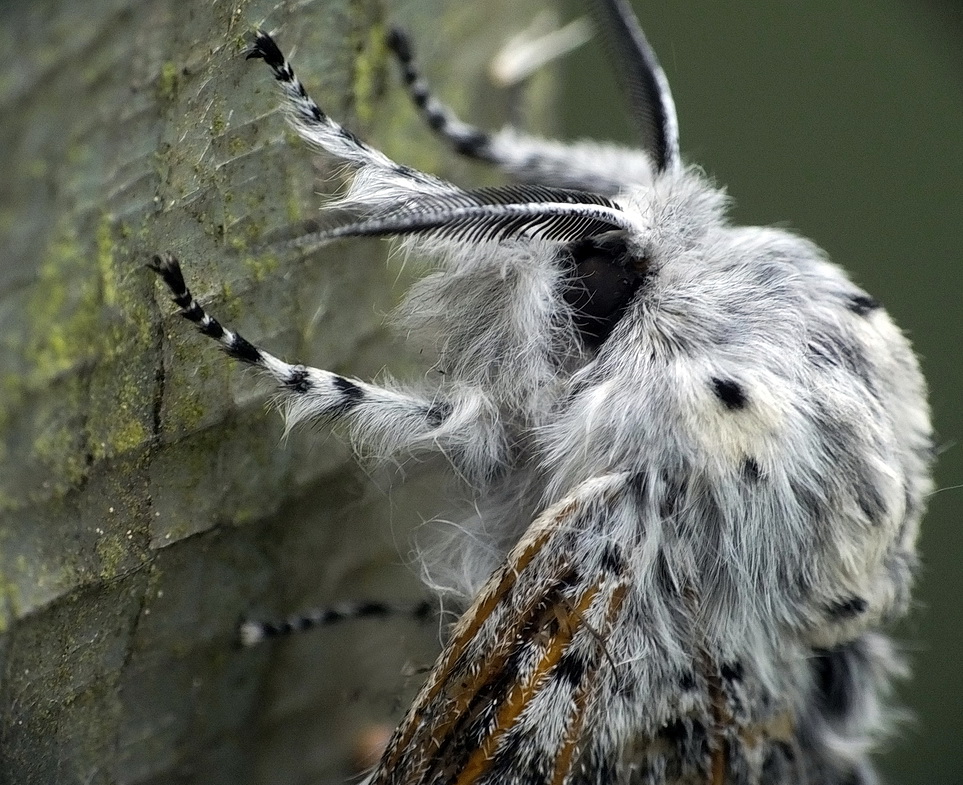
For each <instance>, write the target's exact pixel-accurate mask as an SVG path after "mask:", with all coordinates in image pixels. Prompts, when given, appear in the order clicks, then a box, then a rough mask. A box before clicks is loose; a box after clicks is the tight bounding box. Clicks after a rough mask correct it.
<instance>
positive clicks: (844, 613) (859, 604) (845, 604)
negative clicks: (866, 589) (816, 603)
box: [826, 597, 869, 621]
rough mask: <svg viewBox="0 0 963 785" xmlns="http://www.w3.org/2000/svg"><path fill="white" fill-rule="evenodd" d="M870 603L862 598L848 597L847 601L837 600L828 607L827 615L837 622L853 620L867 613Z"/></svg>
mask: <svg viewBox="0 0 963 785" xmlns="http://www.w3.org/2000/svg"><path fill="white" fill-rule="evenodd" d="M868 607H869V603H868V602H866V600H865V599H864V598H862V597H848V598H847V599H845V600H837V601H836V602H833V603H831V604H830V605H828V606H827V607H826V613H827V614H828V615H829V617H830V618H832V619H835V620H836V621H842V620H844V619H851V618H852V617H853V616H859V615H860V614H861V613H864V612H865V611H866V608H868Z"/></svg>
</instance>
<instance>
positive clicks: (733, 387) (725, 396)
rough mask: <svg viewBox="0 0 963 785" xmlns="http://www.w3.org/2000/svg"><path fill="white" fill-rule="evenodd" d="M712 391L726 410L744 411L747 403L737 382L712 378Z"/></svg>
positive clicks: (744, 392) (744, 394)
mask: <svg viewBox="0 0 963 785" xmlns="http://www.w3.org/2000/svg"><path fill="white" fill-rule="evenodd" d="M712 390H713V392H715V394H716V397H717V398H718V399H719V400H720V401H722V403H723V404H724V405H725V407H726V408H727V409H730V410H732V411H736V410H737V409H744V408H745V407H746V404H747V403H748V399H747V398H746V391H745V390H744V389H743V387H742V385H741V384H739V382H737V381H734V380H732V379H720V378H718V377H716V376H714V377H712Z"/></svg>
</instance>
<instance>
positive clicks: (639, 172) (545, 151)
mask: <svg viewBox="0 0 963 785" xmlns="http://www.w3.org/2000/svg"><path fill="white" fill-rule="evenodd" d="M387 44H388V47H389V49H391V51H392V52H393V53H394V54H395V57H396V58H397V59H398V63H399V65H400V67H401V76H402V79H403V80H404V83H405V85H406V87H407V88H408V93H409V95H410V96H411V100H412V101H413V102H414V104H415V106H416V107H417V108H418V110H419V111H420V113H421V115H422V116H423V117H424V118H425V122H426V123H427V124H428V126H429V127H430V128H431V129H432V130H433V131H434V132H435V133H437V134H438V135H439V136H440V137H441V138H442V139H444V140H445V141H446V142H448V143H449V144H450V145H451V147H452V148H453V149H454V150H455V151H456V152H457V153H459V154H461V155H464V156H467V157H469V158H474V159H477V160H481V161H485V162H487V163H490V164H494V165H495V166H497V167H499V168H500V169H503V170H505V171H506V172H507V173H509V174H510V175H512V176H513V177H515V178H517V179H519V180H522V181H524V182H529V183H537V184H542V185H549V186H555V187H558V188H572V189H576V190H580V191H591V192H593V193H597V194H604V195H607V196H613V195H616V194H618V193H619V192H620V191H622V190H623V189H625V188H627V187H631V186H638V185H640V184H644V183H647V182H650V181H651V180H652V176H653V164H652V160H651V159H650V158H649V157H648V156H646V154H645V153H643V152H642V151H640V150H633V149H631V148H628V147H622V146H620V145H616V144H600V143H598V142H594V141H593V142H585V143H581V142H574V143H571V144H564V143H562V142H556V141H553V140H550V139H542V138H539V137H536V136H529V135H527V134H524V133H521V132H520V131H518V130H516V129H514V128H511V127H506V128H503V129H502V130H501V131H498V132H495V133H489V132H487V131H483V130H482V129H480V128H477V127H475V126H473V125H469V124H468V123H465V122H463V121H462V120H460V119H459V118H458V116H457V115H456V114H455V113H454V112H453V111H452V110H451V109H450V108H449V107H447V106H446V105H445V104H443V103H442V102H441V101H439V100H438V99H437V98H435V96H434V95H433V94H432V93H431V90H430V88H429V87H428V83H427V82H426V81H425V79H424V78H423V77H422V76H421V74H420V73H419V71H418V68H417V66H416V65H415V57H414V52H413V48H412V44H411V39H410V38H409V36H408V34H407V33H405V32H404V31H403V30H400V29H397V28H395V29H393V30H391V32H390V33H389V34H388V38H387Z"/></svg>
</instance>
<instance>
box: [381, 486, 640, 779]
mask: <svg viewBox="0 0 963 785" xmlns="http://www.w3.org/2000/svg"><path fill="white" fill-rule="evenodd" d="M583 501H584V500H580V499H579V498H578V497H573V498H572V499H570V500H568V501H567V502H564V503H562V504H559V505H557V506H555V507H553V508H550V509H549V510H547V511H546V512H545V513H544V514H542V515H541V516H539V518H537V519H536V521H535V522H534V523H533V524H532V525H531V527H530V528H529V529H528V531H527V532H526V533H525V535H524V536H523V538H522V539H521V540H520V542H519V543H518V545H517V546H516V547H515V548H514V550H513V551H512V552H511V553H510V554H509V556H508V558H507V559H506V560H505V562H504V563H503V565H502V566H501V567H500V568H499V569H498V570H496V572H495V573H494V574H493V575H492V576H491V578H490V579H489V580H488V583H487V584H486V585H485V587H484V589H483V590H482V591H481V593H480V594H479V596H478V597H477V599H476V600H475V601H474V603H473V604H472V606H471V607H470V608H469V610H468V611H467V612H466V613H465V615H464V616H463V617H462V618H461V620H460V621H459V622H458V624H457V625H456V626H455V628H454V630H453V634H452V637H451V640H450V641H449V643H448V645H447V646H446V647H445V649H444V651H443V652H442V654H441V656H440V658H439V659H438V661H437V663H436V664H435V666H434V668H433V670H432V673H431V675H430V676H429V678H428V681H427V683H426V684H425V686H424V687H423V688H422V690H421V692H420V693H419V695H418V697H417V698H416V700H415V702H414V704H413V705H412V707H411V708H410V709H409V711H408V714H407V715H406V716H405V718H404V720H403V721H402V723H401V725H400V726H399V728H398V729H397V731H396V732H395V734H394V736H393V738H392V740H391V742H390V743H389V745H388V748H387V750H386V751H385V754H384V756H383V758H382V760H381V764H380V766H379V768H378V770H377V771H376V772H375V775H374V777H373V778H372V780H371V783H372V785H401V784H402V783H404V785H429V783H430V784H431V785H442V784H444V785H449V784H450V785H489V784H491V785H494V783H510V782H516V781H521V780H518V777H519V776H520V773H522V772H524V776H525V778H526V779H525V782H540V783H541V782H544V783H546V784H548V783H562V782H563V781H565V779H566V776H567V775H568V774H569V772H571V771H572V770H573V766H574V765H575V764H576V762H577V760H578V754H579V752H580V751H581V749H582V748H583V746H584V740H585V738H584V734H585V732H586V730H587V728H589V727H591V724H589V723H587V722H586V718H587V717H588V716H589V715H590V713H591V710H592V708H593V707H594V706H595V705H597V694H596V690H594V689H593V687H594V686H595V685H596V684H597V682H598V676H599V674H600V671H601V670H602V669H603V668H605V667H608V666H611V663H612V660H611V657H610V656H609V655H608V652H607V651H606V638H607V636H608V634H609V633H610V631H611V629H612V626H613V625H614V624H616V623H617V617H618V614H619V609H620V606H621V604H622V600H623V597H624V594H625V588H626V585H627V581H626V575H625V570H624V568H623V566H622V563H621V560H620V558H618V554H617V553H614V552H613V549H615V546H614V545H612V544H605V543H604V541H602V540H600V541H599V542H598V543H597V545H596V547H591V546H590V547H585V537H584V535H585V532H586V526H588V525H591V522H590V521H588V520H587V516H591V515H592V513H593V509H592V508H593V507H594V505H592V504H590V503H583ZM595 512H596V514H597V507H596V508H595ZM595 525H596V526H597V523H596V524H595ZM576 544H578V545H579V546H580V547H578V548H577V547H575V546H576Z"/></svg>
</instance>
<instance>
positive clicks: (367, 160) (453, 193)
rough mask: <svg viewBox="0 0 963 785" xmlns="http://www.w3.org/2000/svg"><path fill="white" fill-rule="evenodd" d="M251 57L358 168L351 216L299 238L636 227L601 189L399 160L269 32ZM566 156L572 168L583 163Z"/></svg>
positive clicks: (549, 236) (567, 232)
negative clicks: (433, 170)
mask: <svg viewBox="0 0 963 785" xmlns="http://www.w3.org/2000/svg"><path fill="white" fill-rule="evenodd" d="M247 57H248V58H259V59H262V60H264V62H265V63H267V65H268V66H269V67H270V68H271V71H272V72H273V73H274V78H275V79H276V80H277V81H278V83H279V84H280V85H281V89H282V91H283V93H284V95H285V96H286V98H287V102H288V106H289V109H290V115H291V123H292V125H293V127H294V130H295V131H296V132H297V133H298V134H299V135H300V136H301V137H302V138H303V139H305V140H306V141H307V142H309V143H310V144H312V145H313V146H315V147H317V148H319V149H321V150H324V151H326V152H327V153H329V154H330V155H333V156H336V157H337V158H339V159H341V160H342V161H344V162H345V163H347V164H348V165H349V166H351V167H352V168H354V169H355V170H356V171H355V177H354V179H353V180H352V182H351V184H350V185H349V187H348V189H347V192H346V193H345V194H344V196H343V197H342V198H341V199H340V200H339V201H338V202H337V206H338V207H340V208H343V209H344V210H346V211H347V212H349V213H352V214H353V216H352V218H353V220H351V221H350V222H349V223H347V224H341V225H338V226H334V227H333V228H330V229H324V230H321V231H319V232H317V233H314V234H312V235H310V236H305V237H302V238H300V239H299V241H298V243H299V244H304V245H308V244H311V243H312V242H326V241H328V240H332V239H335V238H338V237H351V236H360V235H369V236H370V235H376V236H377V235H380V236H384V235H421V236H427V235H434V237H437V238H447V239H453V240H456V241H464V240H471V241H472V242H475V243H478V242H482V241H486V240H496V241H500V240H511V239H514V238H518V237H524V238H525V239H526V240H536V239H544V240H550V241H556V242H560V243H564V242H571V241H573V240H580V239H582V238H584V237H585V236H587V235H590V234H603V233H605V232H608V231H625V230H628V229H631V228H632V226H631V221H630V219H629V218H628V217H627V215H626V214H625V212H624V211H623V210H622V208H621V207H620V206H619V205H618V204H616V203H615V202H613V201H612V200H610V199H608V198H607V197H605V196H603V195H600V194H599V193H597V192H592V193H590V192H587V191H585V190H582V189H576V190H572V189H566V188H561V187H556V188H550V187H545V186H538V185H530V186H523V185H514V186H506V187H503V188H479V189H476V190H471V191H468V190H463V189H461V188H458V187H457V186H455V185H452V184H451V183H448V182H445V181H444V180H440V179H439V178H437V177H433V176H432V175H429V174H425V173H424V172H420V171H418V170H417V169H412V168H411V167H408V166H403V165H401V164H397V163H395V162H394V161H392V160H391V159H390V158H388V157H387V156H386V155H385V154H384V153H382V152H380V151H378V150H376V149H374V148H373V147H370V146H369V145H367V144H365V143H364V142H362V141H361V140H360V139H358V137H356V136H355V135H354V134H352V133H351V132H350V131H348V130H347V129H346V128H344V127H342V126H341V125H339V124H338V123H336V122H335V121H334V120H332V119H331V118H330V117H328V116H327V115H326V114H325V113H324V112H323V111H322V110H321V109H320V108H319V107H318V105H317V104H316V103H315V102H314V101H313V100H312V99H311V97H310V96H308V94H307V92H306V91H305V89H304V86H303V85H302V84H301V82H300V81H299V80H298V78H297V77H296V76H295V74H294V69H293V68H292V67H291V65H290V63H288V62H287V60H286V59H285V57H284V55H283V54H282V53H281V50H280V48H279V47H278V45H277V44H276V43H275V42H274V40H273V39H272V38H271V36H270V35H268V34H267V33H266V32H264V31H263V30H262V31H259V32H258V33H257V35H256V36H255V39H254V43H253V44H252V46H251V47H250V49H249V50H248V52H247ZM566 161H567V167H568V169H572V168H573V167H574V168H575V169H576V170H577V169H578V166H577V164H573V163H572V162H571V161H570V160H568V159H566ZM560 177H561V175H560ZM599 190H602V189H599ZM355 216H356V217H355Z"/></svg>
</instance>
